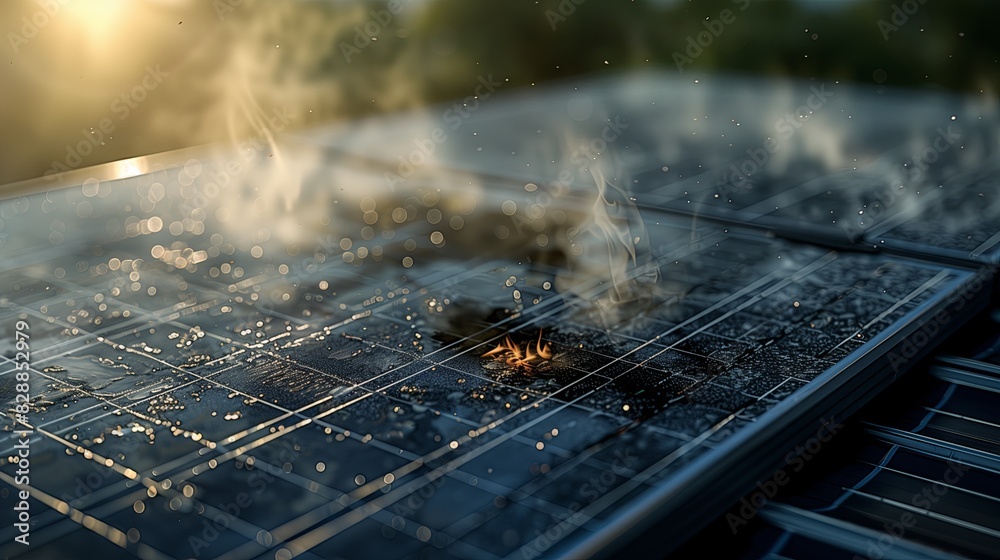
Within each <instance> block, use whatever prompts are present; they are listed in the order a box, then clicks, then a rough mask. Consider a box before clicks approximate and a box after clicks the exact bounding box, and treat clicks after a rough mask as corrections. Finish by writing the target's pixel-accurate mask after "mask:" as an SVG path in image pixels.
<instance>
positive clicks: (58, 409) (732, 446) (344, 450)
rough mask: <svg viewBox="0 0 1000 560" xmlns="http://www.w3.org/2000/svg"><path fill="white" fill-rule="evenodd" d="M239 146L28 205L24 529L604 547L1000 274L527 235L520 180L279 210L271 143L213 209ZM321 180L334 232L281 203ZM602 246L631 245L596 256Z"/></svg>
mask: <svg viewBox="0 0 1000 560" xmlns="http://www.w3.org/2000/svg"><path fill="white" fill-rule="evenodd" d="M265 163H266V162H265ZM210 169H217V167H211V166H210V164H209V163H204V166H202V163H200V160H188V161H187V162H186V163H185V164H182V165H179V166H174V167H166V168H164V169H160V170H158V171H153V172H149V173H144V174H141V175H139V176H136V177H131V178H127V179H121V180H112V181H96V180H94V181H87V182H85V183H84V184H83V185H77V186H74V187H69V188H66V189H58V190H57V189H53V190H49V191H47V192H38V193H34V194H26V195H24V196H21V197H18V198H14V199H8V200H6V201H3V202H2V203H0V218H2V219H3V220H4V222H3V226H4V227H3V230H2V231H3V232H4V233H6V234H7V237H5V238H4V245H3V246H2V247H0V251H2V255H3V259H2V261H0V262H2V263H3V264H2V265H0V267H2V271H0V276H2V278H3V285H4V286H5V287H7V290H6V291H5V293H4V294H3V296H2V300H0V319H2V321H0V324H2V325H3V329H4V335H3V339H2V344H3V346H2V349H3V353H2V355H3V357H2V360H3V362H2V363H0V380H2V381H0V386H2V396H0V398H2V399H3V400H5V401H8V400H11V401H12V400H13V399H14V393H15V392H17V391H18V389H17V388H16V383H15V371H16V369H17V367H18V366H17V363H18V360H19V358H18V356H17V355H16V353H17V350H18V349H17V347H16V339H17V335H16V333H15V331H16V329H17V327H16V325H17V323H18V321H26V322H27V324H28V325H30V327H29V330H28V331H27V332H29V333H30V337H31V338H30V348H31V360H30V362H31V363H30V382H29V384H30V391H29V393H30V396H31V406H30V410H29V411H28V412H27V413H26V417H25V418H24V419H23V420H24V421H23V422H17V423H16V422H15V416H14V415H13V411H7V414H6V417H5V430H6V433H5V435H4V437H3V442H2V445H3V447H4V450H5V453H3V455H4V459H2V462H3V465H2V467H0V478H2V479H3V480H4V481H5V482H7V483H9V484H12V483H13V482H14V481H15V477H16V476H17V473H16V471H17V469H18V457H17V456H16V452H17V451H16V450H17V448H16V447H15V446H17V445H18V444H19V441H20V440H21V439H22V436H21V435H20V434H21V431H22V430H25V429H30V430H32V433H31V435H30V437H29V439H30V466H31V469H30V470H31V472H30V480H31V482H30V500H29V505H30V511H31V518H32V523H33V525H32V526H31V531H30V537H31V546H30V548H29V547H21V546H20V545H17V544H14V537H15V536H16V535H17V534H18V533H17V531H18V529H17V528H16V527H14V526H13V525H10V524H8V525H6V526H4V527H3V529H2V530H0V538H2V540H3V542H4V545H3V546H4V552H5V554H6V555H11V556H16V555H19V554H26V555H28V556H30V557H47V556H56V555H60V556H61V555H64V554H65V553H66V551H68V550H75V549H76V548H77V547H87V550H88V551H94V553H95V554H97V553H99V554H102V555H106V556H107V557H119V556H121V557H125V556H132V555H135V556H139V557H143V558H186V557H199V558H207V557H222V558H252V557H258V556H261V555H264V556H266V557H275V558H288V557H292V556H301V557H305V558H313V557H315V558H336V557H354V556H357V555H358V554H359V553H361V552H359V551H363V555H364V556H368V557H380V558H381V557H385V558H389V557H392V558H408V557H435V558H453V557H454V558H508V557H511V558H512V557H520V558H524V557H534V556H538V555H541V554H548V553H556V552H569V553H573V551H584V550H586V551H594V550H598V549H599V548H600V547H603V546H604V545H607V544H608V543H610V542H612V541H614V540H615V539H617V538H619V537H620V536H622V535H624V534H626V533H628V531H627V530H624V529H622V526H623V524H625V523H627V524H630V526H636V527H639V526H641V524H636V523H635V522H636V518H637V516H640V515H642V516H647V517H648V520H649V521H652V520H654V519H660V518H663V517H664V516H667V517H668V518H669V519H674V520H676V523H677V526H678V527H683V526H685V523H688V522H689V521H690V520H685V519H683V517H684V516H685V512H684V510H685V508H694V509H697V507H700V506H698V504H705V507H709V509H711V507H710V504H712V503H713V501H722V502H724V501H725V499H726V497H727V496H730V497H731V496H738V493H739V492H740V491H741V490H742V486H743V485H744V484H748V483H752V480H753V476H754V474H755V473H756V472H757V471H759V470H766V469H767V468H768V461H771V460H772V459H773V457H776V456H778V455H779V454H780V453H778V454H771V453H770V451H771V449H770V448H769V445H771V446H776V447H778V448H780V447H781V445H784V444H785V443H787V441H791V440H792V439H794V438H795V437H797V436H798V435H799V434H801V433H803V432H804V431H805V432H809V431H815V430H816V429H817V427H818V426H819V422H821V416H822V415H824V414H829V413H831V412H832V413H837V412H838V411H843V410H844V409H845V408H847V407H849V406H853V403H854V401H855V400H858V399H862V397H863V395H867V394H869V393H871V392H872V391H874V390H875V388H876V387H877V386H878V385H879V384H881V383H887V382H888V377H891V374H890V373H888V371H887V370H886V369H885V368H884V366H885V353H886V352H888V351H889V350H890V349H891V348H892V347H893V346H894V345H895V344H897V343H899V342H900V341H901V340H902V339H903V336H904V335H905V334H907V332H912V330H913V329H915V328H917V326H919V325H920V324H921V321H923V320H926V318H927V317H928V316H929V315H930V314H933V313H934V312H935V311H936V310H937V309H939V308H940V307H941V306H943V305H944V303H945V302H946V301H947V298H948V297H949V296H951V295H953V294H955V293H956V291H957V290H958V289H959V288H960V287H961V285H962V283H963V282H967V281H969V279H970V278H971V276H972V275H971V273H970V272H969V271H967V270H963V269H959V268H952V267H948V266H943V265H937V264H927V263H921V262H918V261H913V260H907V259H904V258H898V257H893V256H887V255H882V254H863V253H838V252H834V251H830V250H827V249H823V248H820V247H816V246H809V245H803V244H796V243H792V242H788V241H784V240H781V239H776V238H774V237H773V236H771V235H768V234H766V233H764V232H760V231H756V230H751V229H746V230H740V229H732V228H725V227H721V226H715V225H706V224H704V223H699V222H692V221H691V220H690V219H689V218H687V217H678V216H676V215H673V216H672V215H668V214H663V213H659V212H653V211H644V212H645V214H644V215H643V216H642V218H643V219H642V221H643V223H644V224H645V233H644V235H645V236H646V238H647V240H646V242H647V244H648V252H645V253H642V254H639V255H634V254H633V255H631V256H629V255H627V251H626V253H621V250H620V248H618V252H617V253H616V247H615V246H613V245H614V242H615V239H616V238H615V237H614V236H609V237H604V238H602V237H600V236H597V238H596V241H595V239H589V240H588V241H586V242H585V241H583V237H575V238H572V239H556V238H555V234H553V233H552V232H551V230H549V229H545V228H544V227H542V228H541V229H539V230H536V229H533V227H532V225H531V222H530V220H529V221H526V222H524V223H523V224H519V223H518V222H516V221H510V222H503V223H504V224H506V225H504V229H505V230H506V233H504V232H503V231H501V230H499V229H498V228H497V227H495V224H499V223H501V222H499V221H498V220H497V219H496V217H497V216H501V215H506V216H510V214H508V213H507V211H506V208H509V205H508V206H504V205H505V204H506V203H507V202H511V203H514V205H515V206H517V207H519V208H521V209H523V210H524V211H529V209H530V205H529V204H528V203H526V202H525V199H524V198H523V197H524V196H527V195H526V194H525V192H524V191H523V190H521V191H518V192H517V193H514V192H512V191H508V190H504V188H505V187H504V186H502V185H490V188H489V189H488V190H487V191H486V194H485V195H483V196H482V197H481V198H478V199H474V201H476V204H467V205H462V204H456V203H455V201H456V200H461V199H460V198H455V197H452V196H442V195H440V194H438V191H437V190H436V187H435V186H434V185H427V184H416V185H414V186H412V187H411V188H408V189H406V190H405V191H402V192H399V193H395V195H394V196H396V197H397V198H395V199H393V200H395V202H394V203H393V204H389V205H386V204H387V203H386V202H385V200H386V199H385V198H378V200H377V201H376V198H373V197H369V196H362V195H363V194H365V193H364V192H362V193H361V195H357V198H359V199H360V202H358V201H357V200H354V199H351V198H350V195H343V196H341V195H337V194H334V195H329V192H331V191H333V192H336V191H334V190H333V188H335V187H336V186H337V184H336V182H335V181H333V182H332V183H333V188H327V186H323V187H322V188H319V187H317V191H321V193H320V194H323V193H325V196H330V198H329V199H321V198H319V199H318V198H312V197H310V196H308V194H304V195H303V196H302V197H301V198H300V199H298V201H297V202H295V203H294V204H293V205H292V206H291V208H290V209H286V211H283V212H269V211H268V210H269V207H268V205H280V204H281V203H282V201H283V200H284V199H282V198H281V196H268V197H264V196H260V195H258V194H255V191H254V187H255V186H264V185H266V181H264V179H261V178H260V176H259V175H258V173H259V172H262V170H266V169H267V167H266V166H264V165H262V166H260V167H255V168H253V169H254V171H253V172H252V173H253V175H254V176H253V177H252V178H248V179H246V182H245V183H242V186H236V187H233V190H232V191H230V192H228V193H227V195H226V196H225V197H220V198H219V199H217V202H216V204H214V205H208V206H206V207H202V206H200V205H195V208H194V209H191V208H190V204H189V201H191V200H194V197H195V196H196V195H197V194H204V193H207V192H209V190H208V183H209V182H210V181H211V180H212V179H211V177H212V175H211V174H210V173H208V172H207V170H210ZM185 174H186V175H185ZM233 185H237V182H236V181H235V179H234V183H233ZM246 185H249V187H248V188H243V187H245V186H246ZM216 186H218V185H216ZM459 186H460V185H459ZM455 188H456V189H459V187H458V186H456V187H455ZM459 190H460V189H459ZM456 192H457V191H456ZM470 192H474V191H472V190H471V189H470ZM223 198H225V200H226V202H225V203H221V202H218V201H221V200H222V199H223ZM317 200H325V202H324V206H323V208H322V209H320V211H319V212H320V214H321V215H323V216H324V217H326V222H325V223H324V222H323V221H322V219H320V221H319V223H320V224H323V226H324V227H325V228H326V229H325V230H324V229H322V228H321V229H319V230H312V231H309V232H308V235H312V236H313V237H314V239H312V240H310V239H309V238H308V235H307V238H306V241H305V242H300V241H299V240H300V238H301V237H302V231H303V230H308V229H309V226H308V225H301V226H300V227H299V228H294V227H293V228H292V232H291V233H288V232H287V231H286V230H284V229H282V228H283V227H284V226H287V224H286V223H284V222H282V219H283V217H285V216H308V215H309V212H310V210H311V209H312V210H315V208H311V207H314V206H316V205H318V203H317ZM519 203H520V204H519ZM185 204H188V207H185V206H184V205H185ZM526 207H528V208H526ZM396 210H399V211H396ZM555 211H556V208H554V207H550V208H547V209H546V212H548V214H546V217H547V218H549V219H552V220H555V221H557V220H558V218H557V216H555V215H554V213H555ZM573 212H574V210H573V209H572V208H569V209H567V210H565V211H564V213H563V218H562V219H563V220H564V221H565V220H572V219H573ZM373 215H374V216H373ZM456 218H458V219H456ZM529 218H530V215H529ZM390 220H392V221H391V222H390ZM614 223H615V224H617V225H619V226H620V225H622V224H621V222H620V221H616V222H614ZM484 224H486V225H485V226H484ZM543 225H544V224H543ZM371 226H375V227H371ZM456 226H458V227H456ZM522 226H523V228H522ZM366 227H368V229H367V230H366V229H365V228H366ZM625 231H626V232H630V231H631V232H632V233H634V231H632V230H629V229H628V227H626V228H625ZM386 232H392V233H391V234H389V233H386ZM435 232H436V233H438V234H439V235H440V236H441V237H437V236H435V235H434V233H435ZM591 233H593V231H591ZM603 233H607V232H606V231H605V232H603ZM619 233H620V232H619ZM550 234H551V235H552V236H553V237H552V239H549V238H548V237H547V236H548V235H550ZM519 236H521V237H523V238H525V239H530V240H531V241H532V243H531V245H532V247H533V249H532V250H531V251H528V252H527V253H519V254H517V256H516V257H514V256H512V254H509V253H506V252H505V251H506V249H505V247H506V246H505V245H504V244H503V243H502V241H503V239H505V238H506V239H513V240H517V243H520V237H519ZM541 236H546V237H545V239H542V237H541ZM289 239H293V241H289ZM484 239H490V240H492V244H489V243H487V244H484V242H483V240H484ZM626 241H627V242H628V243H625V246H626V248H627V246H629V245H631V247H632V249H633V250H635V245H634V244H632V238H631V235H627V236H626ZM557 242H559V243H561V245H559V246H561V247H566V248H567V250H568V255H567V254H563V253H560V252H558V251H548V250H546V249H545V247H546V246H548V244H549V243H551V244H552V245H553V246H555V245H557V244H559V243H557ZM584 243H586V244H588V247H586V248H585V249H586V251H590V252H589V253H585V254H586V255H595V254H596V255H599V256H602V258H603V259H604V261H601V260H600V259H597V260H596V261H584V260H574V259H573V258H572V257H573V251H574V249H573V247H574V246H576V245H577V244H584ZM463 244H467V247H466V246H464V245H463ZM442 245H445V247H441V246H442ZM595 246H596V247H597V249H601V250H603V251H604V252H603V253H601V252H596V253H595V252H594V247H595ZM469 247H471V248H472V249H469ZM491 247H492V248H494V249H495V252H492V253H491V252H490V251H489V248H491ZM484 248H485V249H484ZM445 249H447V250H445ZM581 251H584V248H581ZM609 255H610V256H609ZM623 255H625V257H623ZM628 257H631V258H628ZM609 258H610V261H608V259H609ZM567 259H568V262H567ZM594 262H598V263H602V264H603V263H607V262H611V263H619V264H621V263H624V264H621V267H620V268H615V266H612V269H614V270H612V271H611V274H605V275H602V274H592V272H594V271H595V269H594V268H588V267H594V266H596V265H594ZM603 265H604V266H607V265H606V264H603ZM574 267H575V268H574ZM654 273H655V274H654ZM654 275H655V276H656V277H657V282H656V283H655V284H654V283H652V282H651V281H650V278H652V277H653V276H654ZM876 366H877V367H876ZM880 368H882V369H880ZM851 395H853V396H851ZM834 397H835V398H834ZM831 399H832V402H833V404H831ZM818 403H823V404H822V405H820V404H818ZM827 420H829V418H827ZM824 421H825V420H824ZM776 434H783V435H776ZM768 442H770V443H768ZM758 456H759V457H768V458H767V459H761V460H760V462H759V464H755V465H753V466H748V467H746V469H745V472H742V473H735V474H733V476H732V478H731V479H730V480H729V482H728V483H727V484H726V485H722V486H719V487H718V488H717V495H716V496H715V497H713V498H707V497H705V496H704V492H707V491H709V489H710V488H712V486H713V484H715V483H714V479H713V477H714V476H716V475H718V469H719V468H723V467H725V468H730V467H731V465H732V462H733V461H746V460H751V459H752V458H754V457H758ZM698 493H701V495H698ZM0 499H2V501H3V502H4V507H5V508H13V507H14V506H15V505H16V503H17V502H18V501H19V497H18V495H17V494H16V493H15V492H13V491H10V490H9V489H5V492H4V493H3V494H0ZM694 509H692V510H691V511H694ZM647 514H648V515H647ZM671 516H672V517H671ZM665 536H666V537H667V538H676V536H675V535H671V534H669V533H668V534H666V535H665ZM676 544H679V543H674V544H673V545H676Z"/></svg>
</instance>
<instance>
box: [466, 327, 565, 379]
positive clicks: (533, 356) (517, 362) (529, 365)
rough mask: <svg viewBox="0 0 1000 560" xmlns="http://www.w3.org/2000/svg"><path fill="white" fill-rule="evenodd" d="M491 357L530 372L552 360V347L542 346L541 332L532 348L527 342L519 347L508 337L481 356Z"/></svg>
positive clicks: (549, 345)
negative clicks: (542, 363) (522, 346)
mask: <svg viewBox="0 0 1000 560" xmlns="http://www.w3.org/2000/svg"><path fill="white" fill-rule="evenodd" d="M491 356H492V357H493V359H494V360H496V361H498V362H504V363H506V364H507V365H509V366H514V367H520V368H524V369H526V370H528V371H531V370H532V369H533V368H534V367H535V366H537V365H538V364H539V363H540V362H543V361H545V360H550V359H552V345H551V344H549V343H548V342H546V343H545V344H542V331H538V340H536V341H535V343H534V348H532V344H531V343H530V342H529V343H527V344H525V345H524V349H523V350H522V349H521V347H520V346H518V345H517V344H515V343H514V341H513V340H511V338H510V335H508V336H505V337H504V341H503V342H501V343H500V344H498V345H497V347H496V348H494V349H493V350H490V351H489V352H486V353H485V354H483V356H482V357H484V358H487V357H491Z"/></svg>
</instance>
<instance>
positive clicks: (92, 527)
mask: <svg viewBox="0 0 1000 560" xmlns="http://www.w3.org/2000/svg"><path fill="white" fill-rule="evenodd" d="M0 480H3V481H4V482H6V483H7V484H10V485H11V486H13V485H14V478H13V477H12V476H10V475H8V474H7V473H5V472H3V471H0ZM33 490H34V491H33V494H34V495H35V496H36V499H37V500H39V501H41V502H42V503H43V504H45V505H47V506H49V507H51V508H53V509H55V508H57V507H59V504H60V501H59V500H58V499H56V498H54V497H52V496H50V495H48V494H47V493H45V491H43V490H39V489H37V488H35V489H33ZM67 515H68V516H71V517H72V518H73V519H74V521H76V522H77V523H78V524H79V526H80V527H83V528H85V529H87V530H89V531H91V532H93V533H94V534H96V535H98V536H100V537H103V538H105V539H107V540H108V541H109V542H111V543H112V544H115V545H117V546H119V547H121V548H125V543H126V542H128V535H127V534H126V533H123V532H122V531H120V530H118V529H116V528H115V527H112V526H110V525H108V524H107V523H104V522H103V521H101V520H100V519H97V518H96V517H93V516H90V515H87V514H86V513H83V512H82V511H80V510H77V509H72V508H67ZM30 553H31V551H28V550H25V551H23V554H21V556H23V555H27V554H30ZM136 554H137V555H138V556H139V557H140V558H143V559H147V558H148V559H153V560H160V559H163V560H170V559H172V558H173V557H172V556H169V555H166V554H163V553H162V552H160V551H159V550H156V549H155V548H153V547H151V546H149V545H147V544H145V543H137V544H136Z"/></svg>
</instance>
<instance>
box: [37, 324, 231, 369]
mask: <svg viewBox="0 0 1000 560" xmlns="http://www.w3.org/2000/svg"><path fill="white" fill-rule="evenodd" d="M140 311H141V310H140ZM36 316H37V314H36ZM66 326H69V325H66ZM220 339H221V337H220ZM55 357H58V356H53V357H52V358H55ZM52 358H48V359H49V360H51V359H52ZM46 377H49V376H46Z"/></svg>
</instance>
